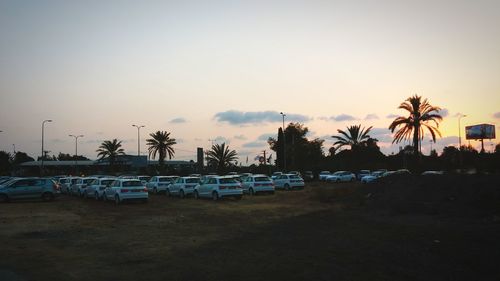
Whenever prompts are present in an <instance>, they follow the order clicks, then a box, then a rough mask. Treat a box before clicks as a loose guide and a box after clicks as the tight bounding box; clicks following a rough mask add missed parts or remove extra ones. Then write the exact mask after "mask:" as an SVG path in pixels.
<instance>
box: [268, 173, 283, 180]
mask: <svg viewBox="0 0 500 281" xmlns="http://www.w3.org/2000/svg"><path fill="white" fill-rule="evenodd" d="M281 175H283V173H282V172H274V173H273V174H272V175H271V179H272V180H275V179H276V178H277V177H279V176H281Z"/></svg>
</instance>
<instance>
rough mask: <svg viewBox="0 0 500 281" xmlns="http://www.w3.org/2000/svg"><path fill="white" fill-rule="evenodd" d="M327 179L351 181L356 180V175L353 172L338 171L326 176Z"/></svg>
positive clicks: (331, 180) (330, 180)
mask: <svg viewBox="0 0 500 281" xmlns="http://www.w3.org/2000/svg"><path fill="white" fill-rule="evenodd" d="M325 180H326V181H328V182H350V181H354V180H356V176H355V175H354V174H353V173H351V172H347V171H338V172H335V173H333V175H331V176H328V177H326V179H325Z"/></svg>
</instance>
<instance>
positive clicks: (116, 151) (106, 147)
mask: <svg viewBox="0 0 500 281" xmlns="http://www.w3.org/2000/svg"><path fill="white" fill-rule="evenodd" d="M121 147H122V141H118V140H117V139H113V140H110V141H109V140H106V141H103V142H102V143H101V145H100V146H99V149H97V150H96V152H97V157H99V159H101V160H102V159H104V158H106V157H107V158H108V161H109V165H110V166H111V167H113V166H114V165H115V163H116V159H117V157H118V156H119V155H125V152H124V150H123V148H121Z"/></svg>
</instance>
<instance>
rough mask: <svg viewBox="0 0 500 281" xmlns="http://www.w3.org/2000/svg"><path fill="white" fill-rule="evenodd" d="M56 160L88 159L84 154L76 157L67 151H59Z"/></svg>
mask: <svg viewBox="0 0 500 281" xmlns="http://www.w3.org/2000/svg"><path fill="white" fill-rule="evenodd" d="M56 160H58V161H73V160H78V161H84V160H90V159H88V158H87V157H85V156H82V155H78V157H75V155H70V154H69V153H61V152H59V155H57V158H56Z"/></svg>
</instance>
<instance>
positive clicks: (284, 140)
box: [280, 112, 286, 172]
mask: <svg viewBox="0 0 500 281" xmlns="http://www.w3.org/2000/svg"><path fill="white" fill-rule="evenodd" d="M280 114H281V115H282V116H283V172H286V139H285V135H286V134H285V116H286V114H285V113H283V112H280Z"/></svg>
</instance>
